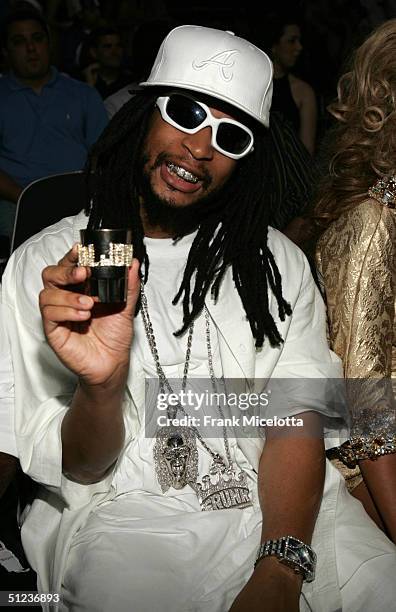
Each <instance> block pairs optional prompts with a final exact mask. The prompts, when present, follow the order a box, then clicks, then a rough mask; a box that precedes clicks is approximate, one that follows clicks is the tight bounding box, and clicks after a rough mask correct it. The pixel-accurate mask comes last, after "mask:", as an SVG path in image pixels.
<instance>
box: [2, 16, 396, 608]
mask: <svg viewBox="0 0 396 612" xmlns="http://www.w3.org/2000/svg"><path fill="white" fill-rule="evenodd" d="M271 86H272V67H271V62H270V61H269V59H268V57H267V56H266V55H265V54H264V53H263V52H262V51H261V50H259V49H258V48H257V47H255V46H253V45H251V44H250V43H248V42H247V41H246V40H244V39H241V38H238V37H237V36H234V35H233V34H232V33H230V32H222V31H219V30H215V29H210V28H204V27H196V26H181V27H179V28H176V29H175V30H173V31H172V32H170V34H169V35H168V36H167V37H166V39H165V40H164V42H163V44H162V46H161V48H160V50H159V53H158V56H157V59H156V61H155V64H154V67H153V70H152V72H151V74H150V77H149V78H148V80H147V81H146V82H145V83H143V84H142V90H141V91H140V92H139V93H137V94H136V95H135V96H134V97H133V98H132V99H131V100H130V101H129V102H128V103H127V104H126V105H125V106H124V107H123V108H122V109H121V110H120V111H119V113H117V114H116V116H115V117H114V119H113V120H112V122H111V123H110V125H109V127H108V128H107V130H106V131H105V132H104V134H103V136H102V137H101V138H100V140H99V141H98V142H97V143H96V145H95V146H94V147H93V149H92V151H91V155H90V162H89V168H88V172H89V175H90V176H92V177H93V178H94V181H93V184H94V189H93V191H92V194H91V198H90V203H89V205H88V207H87V210H86V214H85V213H81V214H79V215H77V217H73V218H67V219H64V220H62V221H60V222H59V223H57V224H56V225H54V226H52V227H50V228H47V229H45V230H44V231H42V232H41V233H40V234H38V235H37V236H35V237H33V238H32V239H31V240H29V241H28V242H27V243H25V244H24V245H22V246H21V247H20V248H19V249H18V250H17V251H16V253H15V254H14V256H13V257H12V258H11V261H10V263H9V265H8V268H7V270H6V273H5V276H4V283H3V289H4V291H3V308H4V310H5V315H4V316H5V325H4V327H5V329H6V332H7V334H8V341H9V342H10V346H11V351H12V360H13V367H14V373H15V431H16V440H17V446H18V452H19V458H20V462H21V465H22V468H23V470H24V471H25V472H26V473H28V474H29V475H30V476H31V477H32V478H33V479H34V480H36V481H37V482H39V483H40V485H41V486H40V488H39V492H38V495H37V498H36V499H35V501H34V503H33V505H32V507H31V509H30V512H29V513H28V515H27V518H26V520H25V523H24V526H23V530H22V537H23V542H24V546H25V549H26V552H27V555H28V558H29V561H30V563H31V564H32V566H33V568H34V569H35V570H36V572H37V573H38V576H39V588H40V590H41V591H43V592H47V591H52V592H58V593H61V596H62V606H61V609H70V610H89V611H90V612H93V611H99V610H100V611H106V612H107V611H108V610H111V609H114V610H117V611H118V612H119V611H121V612H122V611H125V612H126V611H128V612H129V611H130V610H135V611H136V612H143V611H146V610H147V611H150V612H152V611H160V610H161V611H168V610H169V611H171V610H172V611H179V612H187V611H198V610H199V611H206V612H223V611H226V610H229V609H230V608H231V610H232V611H233V612H240V611H245V610H249V611H255V610H256V611H258V610H267V611H284V612H286V611H287V612H293V611H297V610H299V609H301V610H308V609H309V610H318V611H319V610H320V611H329V612H330V611H334V610H339V609H341V608H342V609H343V610H346V611H347V610H348V611H352V610H353V611H357V610H362V609H364V610H366V611H367V610H374V609H375V610H389V609H392V606H393V600H394V599H393V598H394V594H392V588H393V587H392V586H390V585H392V583H393V577H394V575H395V569H396V554H395V548H394V546H393V544H391V543H390V542H389V541H388V540H387V538H386V537H385V535H384V534H383V533H382V532H380V531H379V530H378V529H377V527H376V526H375V525H374V524H373V523H371V522H370V520H369V519H368V517H367V516H366V515H365V513H364V510H363V509H362V506H361V505H360V504H359V502H357V501H356V500H353V499H352V498H351V497H350V496H348V494H347V492H346V489H345V486H344V483H343V481H342V478H341V476H340V475H339V472H338V471H337V470H335V469H334V468H333V467H332V465H331V464H330V463H327V464H326V461H325V455H324V444H323V436H322V422H321V421H322V418H323V421H324V422H323V427H324V428H325V429H326V431H329V432H331V431H333V433H332V435H333V436H336V435H337V428H338V427H339V423H340V421H342V415H341V414H340V411H339V410H338V408H337V405H333V406H332V405H330V404H329V403H328V402H327V401H326V397H325V396H326V395H327V397H329V396H330V391H329V390H331V387H332V385H330V384H327V383H326V381H330V382H331V378H332V377H341V371H340V366H339V361H338V360H337V359H336V357H335V356H334V355H333V354H332V353H331V352H330V351H329V349H328V346H327V343H326V334H325V312H324V306H323V301H322V299H321V297H320V295H319V293H318V290H317V289H316V286H315V283H314V282H313V279H312V276H311V273H310V269H309V265H308V263H307V261H306V259H305V258H304V256H303V254H302V252H301V251H300V250H299V249H298V248H297V247H295V246H294V245H293V244H292V243H291V242H290V241H289V240H288V239H287V238H286V237H285V236H282V235H281V234H280V233H279V232H276V231H275V230H273V229H271V228H270V227H268V215H269V210H270V209H271V207H272V206H273V205H274V202H276V193H275V186H274V185H273V184H272V183H271V150H270V146H269V141H268V138H267V133H266V127H267V126H268V122H269V108H270V101H271ZM88 216H89V219H88ZM87 224H88V226H89V227H90V228H93V229H98V228H118V227H128V226H129V227H132V230H133V247H134V253H135V257H136V259H135V260H134V261H133V264H132V265H131V267H130V269H129V277H128V280H129V284H128V296H127V301H126V304H125V305H123V306H122V307H118V308H117V307H112V306H109V305H106V304H100V303H98V301H97V300H96V299H94V298H92V297H90V296H89V295H83V294H82V293H81V292H80V291H79V290H78V288H79V287H80V285H81V283H84V282H85V281H86V279H87V278H88V277H89V275H90V269H89V268H86V267H84V266H77V265H76V264H77V259H78V254H77V248H76V246H73V244H74V243H75V242H77V241H78V240H79V230H80V229H82V228H85V227H86V226H87ZM65 253H66V254H65ZM56 262H58V263H56ZM43 269H44V271H43V274H42V278H43V284H44V289H42V285H41V278H40V276H41V271H42V270H43ZM139 269H140V271H141V272H139ZM40 289H42V290H41V291H40ZM39 293H40V310H39V308H38V307H37V301H36V300H37V296H38V294H39ZM40 311H41V312H40ZM40 315H41V316H40ZM41 323H43V325H41ZM175 332H176V333H175ZM178 378H180V379H181V390H182V391H184V392H186V385H187V383H188V384H191V385H192V387H193V388H196V387H194V384H195V381H197V379H208V380H209V381H210V384H212V385H213V390H215V389H219V387H220V388H223V385H224V384H225V386H227V381H230V379H236V380H237V381H238V384H240V385H242V388H243V389H244V390H245V391H246V390H250V391H254V390H256V391H260V393H261V391H262V390H263V388H265V381H266V380H268V379H270V378H271V381H270V382H271V384H272V383H273V382H274V381H276V380H278V379H288V384H286V387H285V389H286V390H285V391H284V393H283V395H282V397H286V400H285V401H283V402H279V403H278V404H277V405H276V406H275V407H274V406H272V407H271V404H270V403H269V404H268V405H266V410H265V411H264V412H262V413H261V416H262V415H263V414H264V415H265V416H266V417H267V416H270V415H271V414H273V415H274V416H277V417H283V419H284V420H285V419H286V417H288V418H289V419H290V418H291V417H294V418H297V417H298V419H297V420H298V422H299V423H300V425H301V431H302V434H300V435H297V434H296V433H295V431H294V433H293V427H292V425H290V423H289V425H290V427H283V428H282V426H281V425H280V422H279V425H278V426H274V427H270V426H269V425H270V422H269V421H268V423H267V424H268V426H267V427H266V428H265V430H264V431H265V443H264V436H263V429H262V428H261V423H259V424H258V425H257V427H255V428H254V434H251V435H250V436H242V431H243V429H242V427H239V429H238V427H237V425H235V427H234V428H233V426H232V425H230V426H229V424H228V423H227V424H226V425H224V426H221V427H220V433H219V434H218V435H216V436H213V435H212V436H211V435H210V432H209V431H208V430H206V431H205V429H204V428H203V427H202V423H198V424H197V421H194V422H191V420H192V417H193V416H194V414H192V413H193V412H194V410H190V407H189V406H188V405H187V406H186V404H182V402H181V400H177V401H176V403H175V402H174V401H173V400H172V401H171V396H174V395H175V390H176V389H177V387H176V386H173V382H172V384H171V383H170V380H171V379H172V381H173V380H174V379H178ZM148 379H156V380H159V381H160V390H164V389H165V391H166V393H165V395H166V398H165V399H166V401H165V408H166V412H165V414H163V416H164V417H166V418H165V423H163V419H158V423H157V424H158V426H157V427H156V428H155V431H154V433H153V435H152V436H150V435H148V434H147V435H146V433H147V431H148V429H149V427H148V426H149V425H150V423H149V421H150V418H149V417H150V414H149V416H148V415H147V410H146V415H145V403H146V406H148V405H149V404H150V402H151V401H152V399H153V389H152V386H150V385H148V386H147V385H145V381H146V380H148ZM309 379H319V380H320V385H319V387H320V392H319V393H317V392H315V393H311V391H310V385H309V384H308V383H309ZM224 381H225V382H224ZM179 382H180V381H179ZM176 384H177V380H176ZM171 391H173V393H172V392H171ZM154 395H155V398H157V399H158V397H160V395H158V396H157V395H156V392H155V394H154ZM161 395H163V394H161ZM176 395H177V394H176ZM245 395H246V394H245ZM179 397H181V395H180V396H179ZM249 397H251V398H253V394H250V395H249ZM257 397H262V395H259V394H257V395H256V398H257ZM162 399H164V398H162ZM251 401H252V402H253V399H251ZM215 410H216V414H218V413H219V414H218V416H219V415H220V417H221V416H223V417H224V415H225V414H226V415H227V416H228V415H229V412H228V410H230V413H231V406H230V405H228V404H226V405H225V406H223V407H221V406H220V402H219V405H218V406H217V407H215ZM275 412H276V414H274V413H275ZM204 413H205V414H207V413H206V412H205V408H204V407H203V408H202V414H204ZM177 417H179V423H177ZM220 417H219V420H221V419H220ZM183 418H184V419H185V421H187V422H188V424H187V425H186V424H183V423H182V419H183ZM168 421H169V423H168ZM223 421H224V422H225V421H226V419H225V418H223ZM264 424H265V423H264ZM273 424H274V423H273ZM146 430H147V431H146ZM294 430H296V427H295V428H294ZM285 432H286V433H288V434H289V435H284V433H285ZM332 442H333V446H334V441H332ZM379 575H380V579H379Z"/></svg>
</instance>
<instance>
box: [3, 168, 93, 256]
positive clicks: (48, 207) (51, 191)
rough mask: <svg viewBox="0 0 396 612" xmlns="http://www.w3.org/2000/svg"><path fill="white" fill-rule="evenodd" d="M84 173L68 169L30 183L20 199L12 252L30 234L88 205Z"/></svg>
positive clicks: (74, 213)
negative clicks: (68, 170)
mask: <svg viewBox="0 0 396 612" xmlns="http://www.w3.org/2000/svg"><path fill="white" fill-rule="evenodd" d="M86 196H87V186H86V179H85V174H84V172H83V171H82V170H81V171H77V172H66V173H63V174H55V175H52V176H46V177H44V178H41V179H38V180H37V181H34V182H33V183H30V185H28V186H27V187H26V188H25V189H24V190H23V191H22V193H21V195H20V196H19V198H18V202H17V209H16V215H15V222H14V232H13V235H12V240H11V253H12V252H13V251H14V250H15V249H16V248H17V247H18V246H19V245H20V244H22V242H25V240H27V239H28V238H30V236H33V235H34V234H37V232H39V231H40V230H42V229H44V227H47V226H48V225H52V224H53V223H56V222H57V221H59V220H60V219H62V218H63V217H69V216H70V215H76V214H77V213H79V212H80V211H81V210H82V209H83V208H84V206H85V203H86Z"/></svg>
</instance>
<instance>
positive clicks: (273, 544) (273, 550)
mask: <svg viewBox="0 0 396 612" xmlns="http://www.w3.org/2000/svg"><path fill="white" fill-rule="evenodd" d="M289 538H290V539H292V540H295V541H297V542H298V543H299V544H301V545H302V546H304V547H305V548H307V549H309V551H310V552H311V554H312V555H313V558H314V563H315V562H316V554H315V552H314V551H313V550H312V548H311V547H310V546H308V544H305V542H303V541H302V540H299V539H298V538H296V537H295V536H283V537H282V538H278V539H276V540H266V541H265V542H263V543H262V544H261V545H260V547H259V550H258V554H257V557H256V561H255V563H254V569H256V567H257V565H258V563H260V561H261V560H262V559H264V558H265V557H269V556H276V557H277V559H278V560H279V562H280V563H283V564H284V565H287V566H288V567H290V568H292V569H293V570H294V572H295V573H296V574H301V575H302V576H303V579H304V580H305V581H307V582H312V580H313V579H314V576H315V569H313V571H312V572H308V571H307V570H306V568H304V567H303V565H302V564H300V563H299V562H298V561H296V560H291V559H288V557H287V556H286V554H285V553H286V550H287V547H288V543H289Z"/></svg>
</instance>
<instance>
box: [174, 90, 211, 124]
mask: <svg viewBox="0 0 396 612" xmlns="http://www.w3.org/2000/svg"><path fill="white" fill-rule="evenodd" d="M166 112H167V113H168V115H169V117H170V118H171V119H172V120H173V121H174V122H175V123H177V124H178V125H180V127H182V128H185V129H187V130H193V129H195V128H197V127H198V126H199V125H201V123H203V121H205V119H206V112H205V109H203V108H202V106H199V104H196V103H195V102H194V100H191V99H190V98H186V97H185V96H178V95H177V94H175V95H172V96H170V97H169V100H168V103H167V105H166Z"/></svg>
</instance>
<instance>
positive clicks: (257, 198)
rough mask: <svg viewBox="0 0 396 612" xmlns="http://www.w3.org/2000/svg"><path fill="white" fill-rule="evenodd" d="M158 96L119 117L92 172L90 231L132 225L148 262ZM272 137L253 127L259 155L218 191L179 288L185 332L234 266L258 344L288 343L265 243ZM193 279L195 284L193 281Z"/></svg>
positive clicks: (94, 155) (143, 98)
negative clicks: (149, 135) (150, 140)
mask: <svg viewBox="0 0 396 612" xmlns="http://www.w3.org/2000/svg"><path fill="white" fill-rule="evenodd" d="M158 95H160V94H159V93H158V90H157V91H156V93H155V94H152V93H150V92H149V93H147V92H141V93H140V92H139V93H138V94H136V95H135V96H134V97H132V99H131V100H130V101H129V102H127V103H126V104H125V105H124V106H123V107H122V108H121V109H120V110H119V111H118V113H117V114H116V115H115V116H114V118H113V119H112V121H111V122H110V124H109V125H108V127H107V128H106V129H105V131H104V132H103V134H102V136H101V137H100V138H99V140H98V141H97V143H96V144H95V145H94V147H93V148H92V149H91V153H90V156H89V159H88V164H87V175H88V176H89V175H90V173H93V177H94V183H93V190H92V185H91V189H90V192H91V194H90V196H89V198H90V201H89V204H88V206H87V209H86V212H87V214H88V213H90V220H89V224H88V227H91V228H99V227H108V228H114V227H131V226H132V228H133V245H134V254H135V257H137V259H139V261H140V262H144V264H145V278H144V279H143V281H144V282H145V281H146V280H147V274H148V265H149V262H148V257H147V253H146V249H145V246H144V243H143V237H144V232H143V226H142V222H141V218H140V214H139V208H140V204H139V182H140V177H139V176H138V174H139V172H140V170H141V166H140V164H139V161H140V159H141V154H142V146H143V142H144V138H145V135H146V129H147V125H148V119H149V117H150V116H151V113H152V111H153V108H154V105H155V100H156V99H157V97H158ZM270 160H271V156H270V140H269V138H268V135H267V134H266V133H265V129H264V128H261V126H259V125H258V124H257V128H255V142H254V153H253V154H250V155H247V156H246V157H244V158H243V159H241V160H240V161H239V162H238V164H237V167H236V169H235V171H234V173H233V174H232V176H231V177H230V179H229V181H228V183H227V184H226V185H225V187H224V188H223V189H222V191H221V192H219V194H218V197H217V201H218V202H217V204H216V207H215V208H213V209H211V211H210V212H209V213H208V216H207V217H206V218H205V220H204V222H202V223H201V225H200V226H199V228H198V230H197V234H196V236H195V239H194V242H193V244H192V246H191V249H190V252H189V256H188V259H187V263H186V267H185V270H184V275H183V279H182V282H181V285H180V288H179V290H178V292H177V294H176V296H175V298H174V300H173V303H174V304H176V303H177V302H178V301H179V300H182V306H183V325H182V327H181V329H180V330H179V331H177V332H176V333H175V335H176V336H178V335H181V334H183V333H184V332H185V331H186V330H187V329H188V328H189V326H190V325H191V323H192V322H193V320H194V319H195V318H196V317H197V316H198V315H199V313H200V312H201V311H202V309H203V307H204V300H205V297H206V295H207V293H208V291H209V290H210V292H211V295H212V297H213V298H214V299H217V297H218V295H219V290H220V285H221V281H222V279H223V277H224V274H225V272H226V270H227V268H228V267H229V266H231V268H232V274H233V280H234V282H235V285H236V288H237V290H238V293H239V296H240V298H241V301H242V304H243V307H244V309H245V312H246V315H247V318H248V320H249V323H250V327H251V330H252V333H253V336H254V338H255V340H256V347H257V348H261V347H262V345H263V343H264V337H265V336H266V337H267V338H268V340H269V342H270V344H271V346H279V345H280V343H281V342H282V341H283V340H282V337H281V335H280V334H279V331H278V329H277V327H276V324H275V321H274V319H273V317H272V315H271V313H270V311H269V293H268V292H269V289H270V290H271V291H272V293H273V294H274V296H275V297H276V300H277V304H278V313H279V317H280V319H281V321H283V320H284V319H285V316H286V315H290V314H291V307H290V305H289V304H288V302H286V300H285V299H284V298H283V294H282V283H281V275H280V272H279V270H278V267H277V265H276V262H275V259H274V256H273V254H272V252H271V251H270V249H269V248H268V245H267V236H268V224H269V215H270V211H271V210H272V209H273V206H274V201H273V200H274V198H275V197H276V196H275V195H274V193H275V192H276V186H275V185H274V184H271V179H270V174H271V173H270ZM194 277H195V281H194V286H193V287H192V281H193V278H194Z"/></svg>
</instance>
